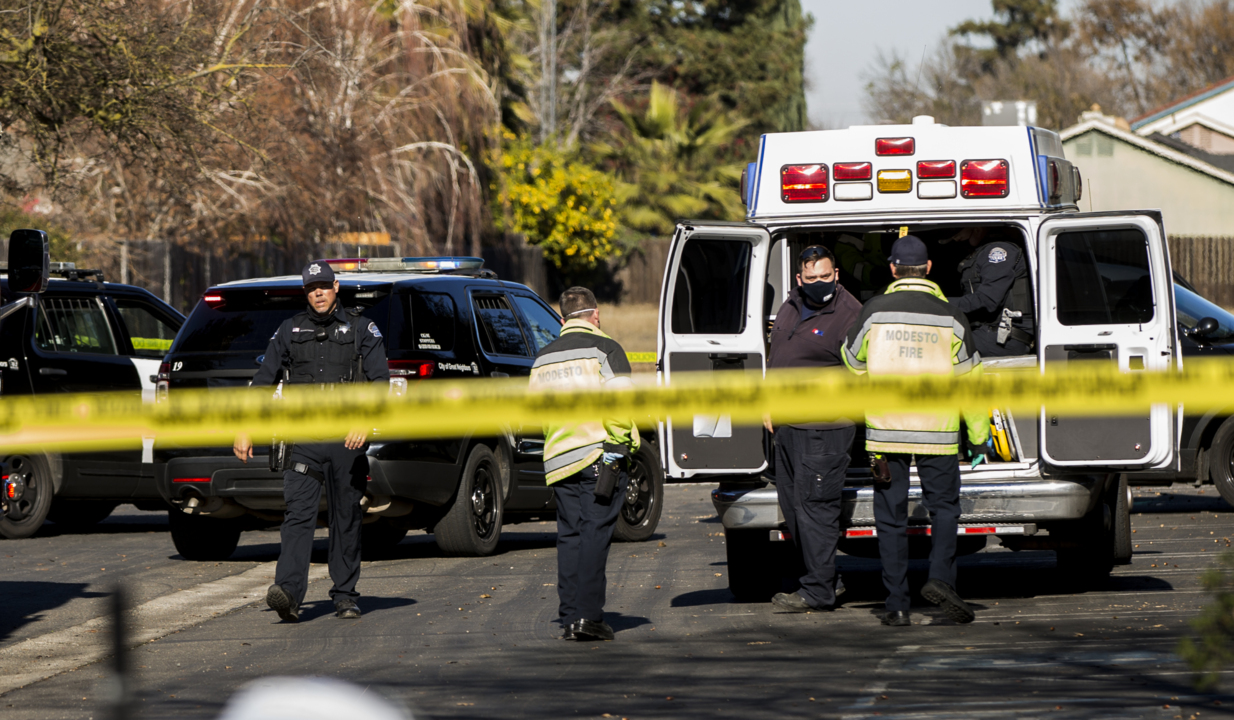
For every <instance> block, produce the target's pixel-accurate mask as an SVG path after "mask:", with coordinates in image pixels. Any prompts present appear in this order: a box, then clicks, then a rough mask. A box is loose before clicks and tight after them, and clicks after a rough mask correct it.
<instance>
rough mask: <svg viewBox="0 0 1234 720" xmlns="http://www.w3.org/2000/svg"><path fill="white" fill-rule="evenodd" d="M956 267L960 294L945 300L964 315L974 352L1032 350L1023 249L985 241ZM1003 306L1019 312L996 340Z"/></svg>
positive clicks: (1003, 354) (1024, 352)
mask: <svg viewBox="0 0 1234 720" xmlns="http://www.w3.org/2000/svg"><path fill="white" fill-rule="evenodd" d="M959 271H960V284H961V285H963V286H964V295H963V296H962V297H960V298H951V299H949V302H951V303H952V304H954V305H955V306H956V307H958V308H959V309H960V312H962V313H964V314H965V315H967V316H968V320H969V323H970V324H971V325H972V329H973V341H974V342H975V343H976V344H977V352H979V353H981V356H982V357H1006V356H1009V355H1030V354H1032V352H1033V341H1034V327H1035V325H1034V323H1033V306H1032V299H1031V294H1030V292H1029V279H1028V262H1027V260H1026V259H1025V257H1024V252H1023V251H1022V250H1021V249H1020V248H1019V247H1018V246H1017V245H1016V244H1015V243H1013V242H1006V241H1002V240H997V241H995V242H991V243H986V244H985V245H982V246H981V247H979V248H977V249H976V250H975V251H974V252H973V253H972V254H971V255H969V256H968V257H967V258H965V259H964V260H963V262H961V263H960V266H959ZM1004 308H1007V309H1009V310H1013V311H1019V312H1020V313H1021V314H1022V315H1021V317H1019V318H1015V319H1013V320H1012V321H1011V332H1010V333H1009V336H1008V337H1007V339H1006V342H1005V343H1002V344H1000V343H999V342H998V324H999V320H1000V318H1001V317H1002V314H1003V309H1004Z"/></svg>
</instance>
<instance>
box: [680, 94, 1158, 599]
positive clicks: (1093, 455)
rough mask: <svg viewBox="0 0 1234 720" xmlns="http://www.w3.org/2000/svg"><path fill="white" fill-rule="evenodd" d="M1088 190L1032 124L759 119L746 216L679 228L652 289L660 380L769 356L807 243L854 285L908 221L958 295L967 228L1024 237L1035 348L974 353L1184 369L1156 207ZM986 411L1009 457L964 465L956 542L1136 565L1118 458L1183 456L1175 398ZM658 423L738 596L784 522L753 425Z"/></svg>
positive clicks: (993, 368) (853, 484) (754, 578)
mask: <svg viewBox="0 0 1234 720" xmlns="http://www.w3.org/2000/svg"><path fill="white" fill-rule="evenodd" d="M1081 191H1082V184H1081V178H1080V174H1079V172H1078V170H1077V169H1076V168H1074V167H1073V166H1072V164H1071V163H1070V162H1068V161H1067V159H1066V158H1065V157H1064V156H1063V148H1062V144H1061V142H1060V140H1059V137H1058V135H1057V134H1055V133H1053V132H1050V131H1048V130H1042V129H1039V128H1023V127H947V126H943V125H939V124H936V123H935V122H934V120H933V118H930V117H918V118H914V120H913V122H912V124H911V125H900V126H869V127H851V128H849V129H846V130H828V131H819V132H802V133H782V134H770V135H764V136H763V137H762V140H761V143H760V146H759V155H758V161H757V162H755V163H752V164H750V166H749V167H748V168H747V170H746V173H745V176H744V179H743V188H742V192H743V196H744V200H745V202H746V205H747V208H748V212H747V220H746V221H745V222H740V223H715V222H682V223H680V224H679V225H678V226H677V229H676V233H675V235H674V237H673V241H672V245H671V250H670V254H669V259H668V267H667V268H666V273H665V283H664V288H663V291H662V296H661V301H660V327H659V337H658V343H657V344H658V350H659V357H660V358H661V360H660V363H661V364H660V367H659V373H660V377H661V380H662V382H664V383H666V384H671V383H672V382H673V377H674V374H675V373H681V372H698V371H704V372H734V371H736V372H747V373H761V372H763V371H764V370H765V368H766V348H767V333H768V330H769V328H770V325H771V323H772V322H773V321H774V319H775V315H776V311H777V309H778V308H779V307H780V305H781V303H783V302H784V300H785V298H786V296H787V293H788V291H789V290H791V288H792V284H793V283H794V282H795V281H794V276H795V273H796V267H795V259H796V258H797V256H798V254H799V253H800V251H801V250H802V249H803V248H805V247H807V246H810V245H825V246H827V247H829V248H832V249H833V251H834V253H835V255H836V258H837V263H838V265H839V271H840V282H841V283H842V284H844V285H845V286H846V287H847V288H848V289H849V291H850V292H852V293H853V295H854V296H856V297H857V298H858V299H860V300H862V301H864V300H867V299H868V298H870V297H872V296H873V295H874V294H876V293H878V292H880V291H881V289H882V288H883V287H884V286H885V285H886V284H888V283H889V282H890V281H891V277H890V273H889V270H888V264H887V253H888V251H889V250H890V248H891V244H892V242H894V241H895V239H896V238H898V237H900V236H902V235H905V234H908V233H911V234H913V235H916V236H917V237H920V238H921V239H923V240H924V241H925V242H926V244H927V247H928V248H929V252H930V258H931V260H932V261H933V271H932V272H931V274H930V279H931V280H933V281H935V282H937V283H938V284H939V285H940V286H941V288H942V289H943V291H944V292H945V293H946V294H947V295H948V296H949V297H958V296H961V295H963V289H962V287H961V283H960V273H959V269H958V268H959V265H960V264H961V263H962V262H963V261H964V260H965V258H966V257H967V256H968V255H969V254H971V253H972V252H973V247H972V246H971V245H970V244H969V243H968V242H966V241H965V240H966V239H967V238H969V237H971V236H972V235H973V233H974V232H976V231H977V230H978V229H981V230H984V231H985V232H984V233H982V235H983V236H984V235H989V234H993V235H996V236H997V237H998V238H999V240H1003V241H1007V240H1011V241H1013V242H1014V243H1015V244H1016V245H1017V246H1018V247H1019V248H1020V249H1021V250H1022V253H1023V255H1024V256H1025V257H1026V258H1027V261H1028V267H1027V279H1028V281H1029V282H1028V283H1025V284H1024V287H1023V292H1024V293H1025V294H1026V295H1027V296H1028V298H1027V300H1026V301H1025V303H1024V304H1025V308H1024V310H1022V311H1019V312H1020V313H1021V314H1022V315H1023V313H1024V311H1027V312H1028V313H1031V314H1032V315H1033V316H1035V317H1034V318H1033V322H1032V324H1031V325H1028V327H1034V326H1035V329H1034V331H1033V333H1032V334H1031V336H1029V337H1027V339H1028V340H1029V341H1030V343H1029V347H1031V350H1030V351H1029V354H1025V355H1020V356H1012V357H998V358H986V359H985V361H984V364H985V371H986V372H995V373H1002V372H1042V373H1044V372H1049V371H1050V368H1055V367H1060V366H1063V365H1065V364H1068V363H1074V362H1101V363H1112V364H1116V365H1117V366H1118V367H1119V368H1120V369H1121V370H1122V371H1124V372H1146V371H1152V370H1166V369H1170V368H1179V367H1181V362H1182V356H1181V354H1180V343H1179V338H1178V335H1177V330H1176V312H1175V307H1174V295H1173V293H1172V286H1171V271H1170V258H1169V253H1168V250H1167V246H1166V242H1165V237H1166V236H1165V232H1164V229H1163V226H1162V220H1161V214H1160V213H1159V212H1158V211H1153V210H1145V211H1126V212H1121V211H1120V212H1106V213H1091V212H1090V213H1084V212H1080V207H1079V204H1080V200H1081V197H1082V195H1081ZM990 260H991V261H994V260H995V259H994V258H991V259H990ZM1024 319H1025V318H1024V317H1023V316H1022V317H1021V318H1020V319H1019V324H1020V325H1021V326H1024V325H1023V320H1024ZM817 401H818V402H819V403H822V404H825V403H826V398H818V400H817ZM996 410H999V409H998V408H991V415H992V418H993V419H996V420H997V422H998V423H999V426H1000V427H1001V428H1002V430H1003V431H1004V432H1003V433H1002V436H1003V437H1005V438H1006V445H1005V447H1004V448H1003V450H1002V457H1001V458H1000V460H1001V461H996V462H994V463H992V464H988V465H981V466H978V467H976V468H971V467H969V466H968V465H967V464H963V463H962V481H963V482H962V487H961V491H960V502H961V506H962V508H963V515H962V517H961V522H962V525H961V527H960V529H959V532H960V533H961V535H962V537H961V538H960V543H959V545H960V552H962V553H963V552H975V551H977V550H979V549H981V548H983V547H985V546H986V544H987V541H989V539H990V538H991V537H995V538H998V539H999V540H1000V541H1001V542H1002V544H1003V545H1004V546H1006V547H1009V548H1011V549H1012V550H1020V549H1028V548H1038V549H1052V550H1055V551H1056V552H1057V555H1058V564H1059V568H1060V571H1061V575H1060V576H1061V577H1063V578H1066V579H1069V580H1075V581H1077V582H1087V581H1091V580H1094V579H1096V578H1099V577H1103V576H1108V574H1109V572H1110V570H1111V569H1112V566H1113V565H1114V564H1115V563H1125V562H1129V561H1130V558H1131V535H1130V532H1131V531H1130V515H1129V511H1130V504H1131V502H1130V500H1131V496H1130V491H1129V489H1128V485H1127V480H1126V474H1127V473H1130V472H1132V471H1143V470H1175V471H1176V470H1177V467H1178V452H1177V443H1178V434H1179V428H1180V419H1181V417H1180V409H1179V408H1177V407H1168V406H1165V405H1161V406H1157V407H1153V408H1152V409H1151V412H1148V413H1145V414H1143V415H1141V416H1138V417H1101V416H1099V413H1098V412H1096V409H1094V410H1095V412H1094V415H1093V416H1092V417H1074V416H1065V417H1064V416H1057V415H1054V414H1052V413H1051V412H1050V410H1049V408H1048V407H1047V408H1044V409H1043V411H1042V412H1041V413H1040V414H1038V415H1025V414H1016V413H1010V412H1006V411H1000V412H998V413H997V418H994V416H995V413H994V411H996ZM859 425H860V424H859ZM660 429H661V433H662V434H663V441H662V443H661V446H660V447H661V448H662V453H663V455H662V461H663V463H664V467H665V471H666V474H667V475H668V477H669V478H670V479H682V480H684V479H693V480H708V481H713V482H719V488H718V489H717V490H715V491H714V492H713V495H712V499H713V502H714V505H715V507H716V509H717V511H718V512H719V514H720V518H721V520H722V522H723V525H724V529H725V536H726V545H727V550H728V570H729V583H730V588H731V590H732V591H733V593H734V594H735V595H736V596H738V597H739V598H742V599H766V598H767V597H770V595H771V594H773V593H774V592H776V591H777V590H779V589H780V588H779V577H780V574H781V569H780V568H779V567H777V564H776V562H773V561H772V559H773V558H776V557H779V556H780V555H781V554H782V553H781V552H779V551H778V550H777V548H782V547H783V546H784V545H783V544H781V543H779V542H778V541H781V540H783V539H784V532H783V524H782V518H781V516H780V510H779V505H778V503H777V502H776V491H775V488H774V486H769V485H768V483H767V482H766V479H765V478H764V474H765V473H766V470H767V463H766V460H765V458H766V453H765V448H764V436H763V430H762V428H761V427H750V426H739V425H738V426H734V425H733V424H732V423H731V421H730V420H729V419H728V418H726V417H724V416H715V417H707V416H693V417H669V418H667V419H665V421H664V422H663V423H662V424H661V428H660ZM862 430H863V428H861V427H859V428H858V435H857V440H856V442H855V443H854V446H853V463H852V466H851V469H850V473H849V478H848V482H847V484H846V487H845V491H844V510H843V516H842V517H843V524H844V528H845V533H844V535H843V536H842V540H841V546H840V547H841V549H842V550H844V551H845V552H847V553H849V554H855V555H866V556H873V555H874V554H876V553H877V547H876V543H875V542H874V540H873V538H874V537H875V534H876V530H875V527H874V512H873V501H872V498H873V491H872V478H871V474H870V472H869V462H868V459H867V456H866V453H865V449H864V438H863V435H862ZM913 477H914V479H913V487H912V489H911V491H910V497H909V518H910V520H909V522H910V528H909V533H910V542H912V543H914V544H916V551H917V552H921V553H924V552H926V551H927V548H928V538H927V536H928V535H929V533H930V524H929V513H928V511H927V509H926V507H925V506H924V505H923V504H922V498H921V491H920V487H919V486H918V485H917V481H916V476H915V470H914V476H913ZM914 538H916V539H915V540H914ZM917 543H919V544H917Z"/></svg>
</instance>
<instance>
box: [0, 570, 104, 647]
mask: <svg viewBox="0 0 1234 720" xmlns="http://www.w3.org/2000/svg"><path fill="white" fill-rule="evenodd" d="M87 587H89V584H88V583H55V582H36V581H3V580H0V606H3V607H4V612H3V613H0V640H7V639H8V638H9V637H11V636H12V635H13V633H14V632H16V631H17V630H18V629H20V628H22V627H23V626H25V625H27V624H29V623H32V622H37V621H38V620H40V619H42V617H41V616H42V613H44V612H46V611H48V610H53V609H55V608H58V607H60V606H61V605H65V604H67V603H68V602H69V601H71V600H74V599H76V598H97V597H103V596H104V595H106V594H107V593H100V592H88V591H86V588H87Z"/></svg>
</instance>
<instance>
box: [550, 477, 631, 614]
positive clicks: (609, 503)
mask: <svg viewBox="0 0 1234 720" xmlns="http://www.w3.org/2000/svg"><path fill="white" fill-rule="evenodd" d="M629 482H630V479H629V476H628V475H627V474H626V473H625V472H624V471H623V472H622V473H621V476H620V477H619V478H618V479H617V488H616V489H615V490H613V496H612V497H611V498H609V499H607V500H605V499H603V498H598V497H596V495H595V489H596V466H595V465H591V466H589V467H587V468H584V469H583V470H582V471H581V472H578V473H575V474H574V475H571V476H569V477H567V478H564V479H562V480H558V481H557V482H555V483H553V494H554V495H555V496H556V498H557V598H558V606H557V615H558V616H559V617H560V618H561V622H562V625H563V626H568V625H570V624H571V623H573V622H574V621H575V620H593V621H596V622H600V621H602V620H604V591H605V588H606V586H607V584H608V579H607V578H606V576H605V574H604V570H605V567H606V566H607V565H608V549H609V546H610V545H612V543H613V526H614V525H616V524H617V514H618V513H619V512H621V506H622V504H623V503H624V502H625V495H626V486H627V485H628V484H629Z"/></svg>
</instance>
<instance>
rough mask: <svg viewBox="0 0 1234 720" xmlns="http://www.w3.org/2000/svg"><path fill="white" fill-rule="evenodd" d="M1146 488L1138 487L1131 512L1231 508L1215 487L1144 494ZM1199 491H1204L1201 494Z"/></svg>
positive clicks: (1221, 510)
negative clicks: (1184, 491)
mask: <svg viewBox="0 0 1234 720" xmlns="http://www.w3.org/2000/svg"><path fill="white" fill-rule="evenodd" d="M1148 491H1149V490H1148V489H1147V488H1140V489H1139V490H1138V492H1137V495H1138V496H1137V497H1134V498H1133V500H1132V504H1131V512H1133V513H1157V514H1165V513H1195V512H1212V513H1228V512H1230V511H1231V510H1232V509H1234V508H1231V507H1230V504H1229V503H1227V502H1226V501H1225V499H1224V498H1222V497H1221V495H1220V494H1218V493H1217V490H1216V488H1211V487H1210V488H1204V489H1202V490H1191V491H1190V492H1186V493H1182V492H1171V491H1169V490H1162V491H1160V492H1155V493H1153V494H1151V495H1144V494H1143V493H1145V492H1148ZM1199 493H1204V494H1203V495H1201V494H1199Z"/></svg>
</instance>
